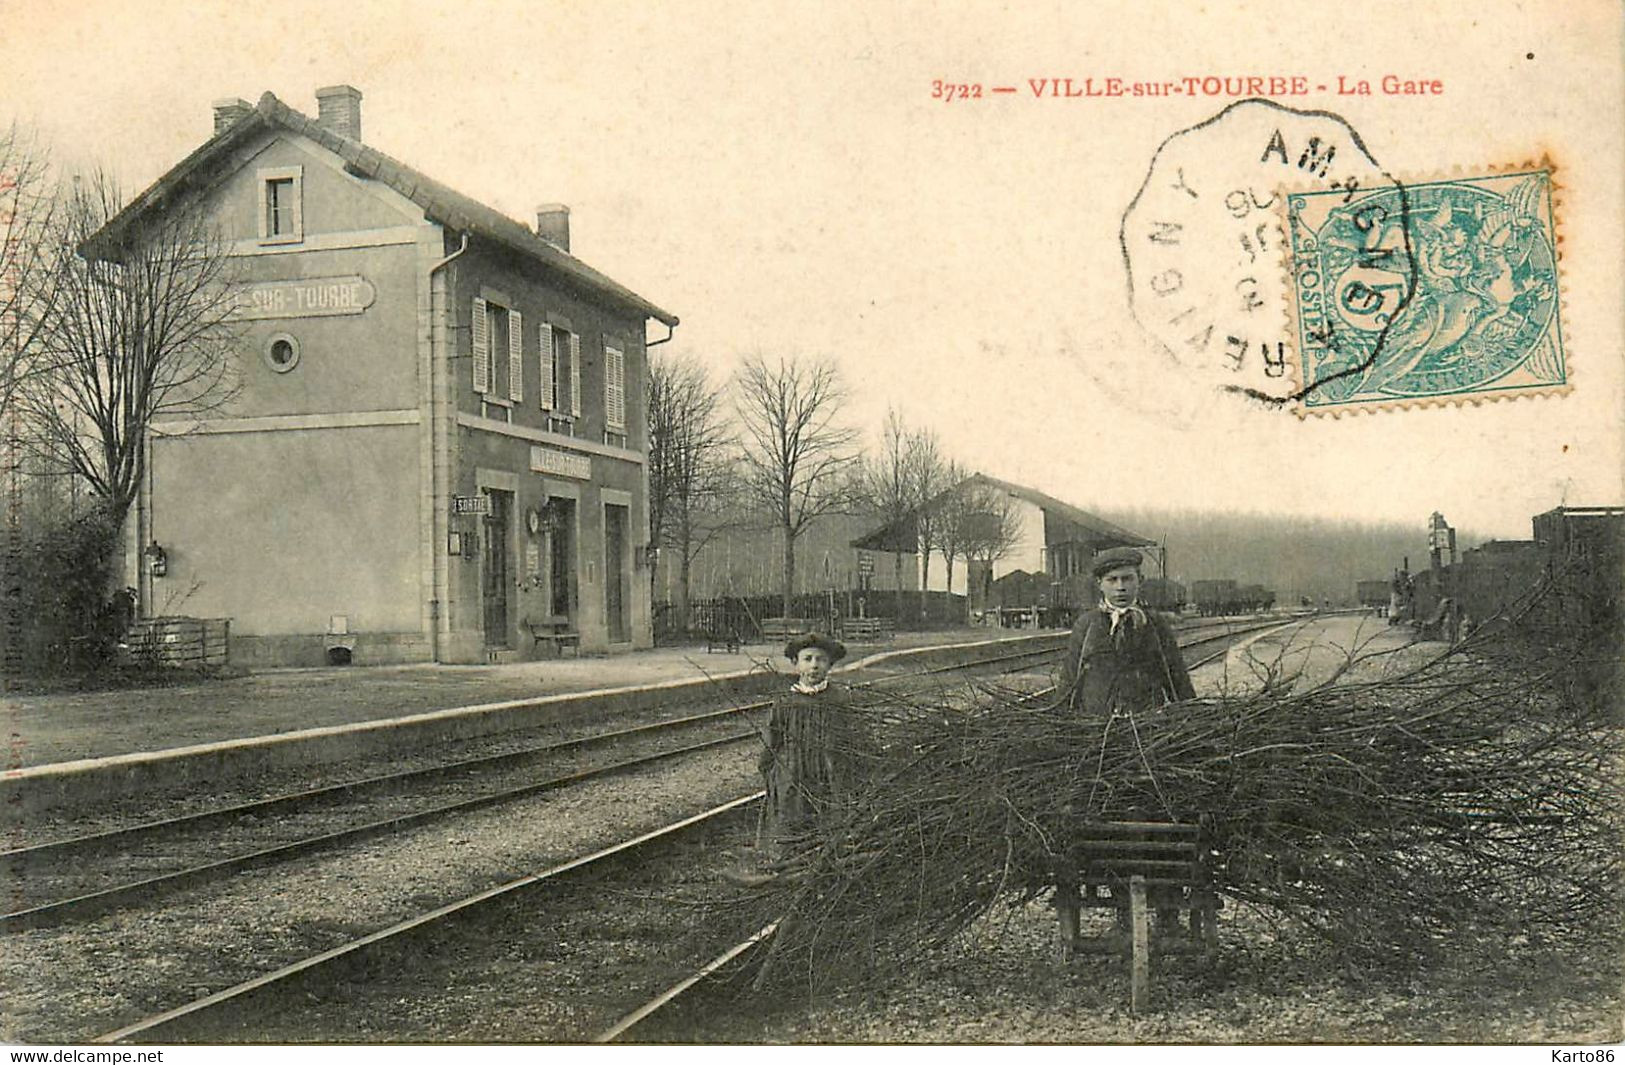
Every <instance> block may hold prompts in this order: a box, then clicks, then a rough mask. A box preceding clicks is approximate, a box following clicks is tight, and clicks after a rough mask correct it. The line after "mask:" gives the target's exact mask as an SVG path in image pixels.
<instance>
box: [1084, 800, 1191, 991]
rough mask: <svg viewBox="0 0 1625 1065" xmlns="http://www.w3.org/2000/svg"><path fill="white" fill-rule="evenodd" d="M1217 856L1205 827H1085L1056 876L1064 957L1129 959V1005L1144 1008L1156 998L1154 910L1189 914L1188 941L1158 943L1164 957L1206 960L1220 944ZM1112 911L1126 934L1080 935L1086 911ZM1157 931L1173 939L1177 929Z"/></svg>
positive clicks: (1163, 824) (1152, 823)
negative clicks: (1199, 955) (1215, 874)
mask: <svg viewBox="0 0 1625 1065" xmlns="http://www.w3.org/2000/svg"><path fill="white" fill-rule="evenodd" d="M1212 857H1213V854H1212V849H1211V847H1210V846H1209V843H1208V840H1207V833H1206V832H1205V831H1204V829H1203V828H1202V826H1201V825H1199V824H1186V823H1180V822H1163V821H1107V822H1095V823H1092V824H1088V825H1085V826H1083V827H1082V828H1080V829H1079V831H1078V833H1077V835H1076V837H1075V838H1074V840H1073V843H1072V845H1071V846H1070V847H1069V848H1068V849H1067V853H1066V856H1065V858H1064V859H1063V860H1062V861H1061V863H1060V866H1059V867H1058V868H1057V870H1056V878H1055V879H1056V888H1055V909H1056V915H1057V917H1058V919H1059V921H1060V926H1061V927H1060V938H1061V951H1062V955H1063V957H1065V958H1068V959H1070V958H1072V957H1074V956H1076V955H1078V954H1086V953H1109V954H1122V955H1124V956H1125V957H1126V958H1127V959H1128V962H1129V970H1130V992H1129V999H1130V1005H1131V1006H1132V1008H1133V1009H1135V1010H1139V1009H1142V1008H1144V1006H1145V1004H1146V1002H1147V1001H1148V1000H1149V998H1150V991H1151V953H1152V948H1153V943H1152V940H1151V927H1150V913H1149V910H1151V909H1155V910H1157V911H1158V912H1159V914H1161V913H1163V912H1167V913H1170V914H1172V915H1173V916H1174V917H1175V918H1176V919H1177V917H1178V914H1179V912H1180V911H1184V912H1186V913H1188V914H1189V935H1188V937H1181V938H1173V937H1169V938H1166V939H1162V940H1159V942H1157V943H1156V944H1155V947H1156V950H1157V952H1158V953H1159V954H1175V953H1203V954H1208V953H1211V952H1212V951H1213V949H1214V948H1215V947H1216V946H1217V945H1218V911H1219V907H1220V904H1221V901H1222V900H1221V899H1220V898H1219V896H1218V892H1217V891H1215V890H1214V887H1213V875H1212V864H1211V863H1212ZM1125 902H1126V905H1125ZM1107 907H1109V908H1111V909H1114V910H1116V911H1118V914H1119V921H1121V920H1122V919H1123V917H1124V916H1125V915H1126V917H1127V920H1128V928H1127V935H1126V936H1125V935H1124V930H1123V929H1122V928H1121V927H1119V928H1117V929H1115V930H1114V931H1113V932H1109V933H1106V934H1105V935H1101V936H1084V935H1082V934H1080V932H1079V921H1078V916H1079V911H1080V909H1087V908H1107ZM1158 931H1159V932H1162V933H1164V934H1167V933H1169V932H1171V931H1173V929H1167V928H1161V927H1159V929H1158ZM1181 931H1183V930H1182V929H1181Z"/></svg>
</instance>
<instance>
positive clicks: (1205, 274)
mask: <svg viewBox="0 0 1625 1065" xmlns="http://www.w3.org/2000/svg"><path fill="white" fill-rule="evenodd" d="M1290 188H1307V189H1312V190H1315V191H1317V192H1321V193H1323V194H1324V196H1325V201H1324V202H1326V203H1327V204H1331V203H1334V202H1341V201H1344V200H1347V199H1351V198H1353V197H1356V196H1358V195H1361V194H1364V193H1366V192H1367V191H1368V190H1369V191H1381V190H1391V189H1396V188H1397V182H1396V181H1395V180H1394V179H1393V178H1392V177H1390V176H1389V175H1388V174H1387V173H1386V172H1385V171H1384V170H1383V169H1382V167H1381V166H1380V165H1379V164H1378V163H1377V160H1376V159H1375V158H1374V157H1373V156H1372V154H1371V152H1370V151H1369V150H1368V149H1367V147H1366V145H1365V142H1364V141H1363V140H1362V139H1361V137H1360V135H1359V133H1358V132H1356V131H1355V130H1354V128H1353V127H1352V126H1350V125H1349V123H1348V122H1347V121H1346V120H1345V119H1343V118H1342V117H1341V116H1340V115H1337V114H1334V113H1333V112H1330V111H1316V110H1302V109H1298V108H1293V107H1288V106H1286V105H1284V104H1279V103H1276V102H1275V101H1273V100H1263V99H1253V100H1242V101H1239V102H1237V103H1234V104H1231V105H1230V106H1228V107H1226V108H1225V109H1224V110H1222V111H1220V112H1219V113H1218V114H1216V115H1213V116H1212V117H1210V118H1208V119H1206V120H1205V121H1202V122H1199V123H1197V124H1196V125H1194V126H1191V127H1189V128H1187V129H1182V130H1179V131H1177V132H1175V133H1173V134H1171V135H1169V136H1168V137H1167V138H1166V139H1165V140H1164V141H1163V142H1162V143H1161V145H1160V146H1159V147H1158V148H1157V151H1156V153H1155V155H1154V156H1153V157H1152V160H1151V164H1150V166H1149V168H1148V169H1147V172H1146V176H1145V179H1144V182H1143V183H1142V184H1141V186H1140V189H1139V191H1138V192H1137V193H1136V194H1135V196H1134V199H1133V200H1132V201H1131V202H1130V203H1129V205H1128V207H1127V209H1126V210H1125V211H1124V213H1123V219H1122V226H1121V230H1120V232H1119V242H1120V245H1121V249H1122V256H1123V265H1124V270H1125V274H1126V276H1127V279H1128V288H1129V308H1130V310H1131V312H1132V313H1133V316H1134V318H1135V320H1136V321H1138V322H1139V324H1140V326H1141V327H1142V328H1143V329H1144V330H1145V332H1146V333H1147V334H1149V335H1150V337H1151V338H1152V339H1153V340H1154V341H1155V342H1156V344H1157V347H1158V348H1160V350H1161V351H1162V352H1164V353H1165V354H1167V355H1168V356H1171V357H1172V359H1173V360H1174V363H1175V364H1176V365H1177V367H1178V368H1179V369H1180V370H1181V371H1182V377H1184V378H1185V380H1186V381H1188V382H1189V383H1192V384H1195V385H1197V386H1198V387H1200V388H1203V389H1204V390H1206V391H1207V393H1208V394H1209V395H1211V391H1212V390H1213V389H1218V390H1220V391H1223V392H1229V393H1235V394H1239V395H1243V396H1247V397H1250V398H1251V399H1253V400H1256V401H1260V402H1262V403H1264V404H1267V405H1271V406H1277V407H1281V408H1286V407H1289V406H1291V405H1292V404H1294V403H1296V402H1297V401H1298V399H1299V397H1300V394H1301V393H1302V391H1303V388H1304V387H1305V383H1306V382H1305V380H1304V379H1303V378H1302V377H1301V376H1300V375H1299V373H1298V363H1297V361H1296V360H1295V359H1294V358H1293V344H1292V337H1291V332H1290V329H1291V322H1290V320H1289V318H1288V315H1287V313H1286V299H1287V294H1288V291H1289V289H1290V287H1291V286H1290V284H1289V277H1290V274H1289V272H1288V271H1289V257H1288V254H1287V249H1286V246H1285V241H1286V234H1285V227H1284V221H1283V219H1284V214H1283V212H1282V208H1281V203H1282V192H1281V190H1282V189H1290ZM1405 232H1406V231H1405V229H1404V228H1403V227H1401V228H1400V229H1399V230H1398V233H1399V235H1400V237H1401V238H1403V237H1404V235H1405Z"/></svg>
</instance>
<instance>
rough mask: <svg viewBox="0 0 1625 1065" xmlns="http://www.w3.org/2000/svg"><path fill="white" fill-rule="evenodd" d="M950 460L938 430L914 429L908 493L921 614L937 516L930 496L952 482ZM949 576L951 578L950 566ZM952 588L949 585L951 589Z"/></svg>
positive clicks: (909, 460) (935, 545)
mask: <svg viewBox="0 0 1625 1065" xmlns="http://www.w3.org/2000/svg"><path fill="white" fill-rule="evenodd" d="M950 468H951V466H950V463H949V462H948V461H947V460H946V459H944V458H943V455H942V449H941V448H940V447H939V446H938V444H937V434H936V433H934V432H932V431H931V430H929V429H921V430H917V431H916V432H915V433H914V434H913V436H912V437H911V439H910V440H909V453H908V480H909V494H910V495H911V496H912V497H913V499H914V515H915V517H914V533H915V536H916V537H917V538H918V540H919V549H920V617H921V618H922V619H923V618H924V617H925V604H926V599H927V596H928V595H929V594H930V593H929V588H930V584H931V553H932V552H933V551H935V550H936V548H937V537H938V519H937V513H936V511H935V509H934V508H933V507H932V506H931V502H932V500H934V499H936V498H937V496H939V495H941V494H942V492H943V490H944V489H945V488H947V487H948V486H949V485H951V484H953V483H954V482H953V480H951V479H950ZM948 579H949V580H950V581H952V580H953V570H952V568H951V567H950V569H949V571H948ZM952 590H953V589H951V588H950V589H949V591H950V592H951V591H952Z"/></svg>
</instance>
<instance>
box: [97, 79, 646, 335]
mask: <svg viewBox="0 0 1625 1065" xmlns="http://www.w3.org/2000/svg"><path fill="white" fill-rule="evenodd" d="M271 129H285V130H290V131H292V132H294V133H298V134H300V135H301V136H304V137H308V138H310V139H311V140H313V141H315V142H317V143H318V144H320V145H321V146H322V147H324V148H326V149H328V150H329V151H331V152H334V153H335V154H337V155H339V156H341V157H342V158H343V159H344V163H345V170H347V171H348V172H350V173H351V174H354V175H356V176H357V177H363V178H370V179H372V180H374V181H378V182H381V183H382V184H384V185H386V186H388V187H389V188H391V189H393V190H395V191H396V192H398V193H400V194H401V195H402V196H404V197H406V198H407V199H408V200H411V201H412V202H413V203H415V204H417V205H418V206H419V207H421V208H422V209H423V213H424V214H425V215H426V216H427V217H428V218H430V219H432V220H433V221H436V222H439V223H440V224H441V225H444V226H446V227H447V228H448V229H452V230H460V231H464V232H470V233H475V234H478V235H479V236H483V237H485V238H487V239H489V240H494V241H497V242H498V243H501V244H503V245H505V246H507V247H509V248H512V249H513V250H515V251H518V252H520V253H522V254H524V255H528V256H529V257H531V258H532V259H535V260H537V261H539V262H541V263H542V264H543V265H545V266H547V267H549V268H551V269H553V270H556V271H557V272H559V273H560V274H563V275H564V276H565V277H567V278H569V279H570V280H572V281H574V282H576V283H577V284H578V285H580V286H582V287H584V288H586V289H588V290H589V291H591V292H593V293H595V294H597V295H599V296H602V297H608V298H610V299H613V300H615V301H617V302H619V303H622V304H625V305H627V306H630V307H632V308H634V309H636V310H638V311H640V312H642V313H643V315H644V316H645V317H649V318H654V319H657V320H658V321H661V322H664V323H665V324H666V325H668V326H676V325H677V316H676V315H674V314H672V313H671V312H670V311H667V310H664V309H662V308H661V307H658V306H656V305H655V304H653V303H650V302H649V301H648V300H646V299H644V298H643V297H642V296H639V295H638V294H637V293H636V292H633V291H632V290H631V289H629V288H627V287H626V286H625V285H622V284H621V283H620V282H618V281H615V280H613V279H612V278H610V277H609V276H608V275H606V274H603V273H600V272H599V271H597V270H594V269H593V268H592V267H590V266H588V265H587V264H586V263H584V262H582V261H581V260H580V259H577V258H576V257H575V256H573V255H571V254H570V253H569V252H567V251H564V250H562V249H561V248H558V247H556V246H555V245H553V244H550V243H548V242H547V241H545V240H543V239H542V238H541V237H539V236H537V235H536V234H535V233H533V232H532V231H531V230H530V229H528V228H527V227H526V226H525V225H523V224H522V223H520V222H516V221H514V220H513V219H512V218H509V217H508V216H507V215H505V214H503V213H502V212H501V211H497V210H495V209H493V208H490V207H487V206H486V205H485V204H483V203H480V202H479V201H478V200H475V199H472V198H470V197H468V196H464V195H463V194H462V193H460V192H458V191H456V190H455V189H453V188H451V187H449V186H447V185H443V184H441V183H440V182H438V181H436V180H434V179H433V178H431V177H429V176H428V175H426V174H424V173H422V172H421V171H418V170H414V169H413V168H412V167H409V166H407V165H406V164H405V163H402V162H399V161H398V160H395V159H392V158H391V157H389V156H387V155H385V154H384V153H383V152H380V151H378V150H377V149H375V148H369V147H367V146H366V145H365V144H362V143H361V142H360V141H356V140H352V139H351V138H349V137H346V136H343V135H342V134H339V133H335V132H333V131H332V130H330V129H328V128H326V127H325V126H323V125H321V124H320V123H318V122H317V121H316V120H315V119H313V118H310V117H308V116H307V115H303V114H301V113H299V112H298V111H295V110H294V109H293V108H291V107H289V106H288V105H287V104H285V103H283V102H282V101H281V100H279V99H277V97H276V94H275V93H270V92H268V93H266V94H265V95H263V96H261V97H260V99H259V103H258V104H256V105H255V106H254V108H253V109H252V110H251V111H249V112H248V114H247V115H245V116H244V117H243V118H241V119H239V120H238V121H236V122H234V123H233V124H231V125H230V126H228V127H226V128H225V129H223V130H221V131H219V132H217V133H216V134H215V135H214V136H213V137H210V138H209V139H208V140H207V141H205V142H204V143H203V144H202V146H200V147H199V148H198V149H197V150H196V151H194V152H192V154H190V155H188V156H187V157H186V158H185V159H182V160H181V161H180V162H179V163H177V164H175V165H174V166H173V167H171V168H170V169H169V171H168V172H167V173H165V174H164V175H163V176H162V177H160V178H159V179H158V180H157V181H155V182H153V184H152V185H151V187H149V188H148V189H147V190H146V191H145V192H143V193H141V195H139V196H137V197H136V198H135V199H133V200H131V201H130V203H129V204H128V205H127V206H126V207H125V208H124V209H123V210H122V211H120V212H119V213H118V214H117V215H115V216H114V217H113V218H112V219H110V220H109V221H108V223H107V224H106V225H105V226H103V227H102V228H101V229H100V230H98V231H97V232H96V233H95V234H94V235H93V236H91V238H90V239H89V240H87V241H86V242H85V244H84V246H83V247H82V248H81V251H82V252H83V253H84V254H85V255H87V256H92V257H100V258H111V257H113V254H114V250H115V249H116V248H117V247H118V245H119V242H120V240H121V238H122V235H123V233H124V231H125V230H126V229H128V227H129V226H130V225H131V224H132V223H133V222H134V221H135V220H136V219H137V218H139V217H140V216H142V215H144V214H146V213H147V212H149V211H153V210H159V209H161V208H163V207H164V206H166V205H167V204H169V203H170V202H172V201H173V199H174V198H175V197H176V196H177V195H180V194H184V193H186V192H189V191H193V190H196V189H198V188H201V187H203V186H204V185H206V184H207V183H208V182H209V181H210V180H211V179H212V177H213V176H214V174H215V173H216V167H217V165H218V164H219V163H221V162H230V161H242V160H241V159H239V157H238V155H237V152H238V149H240V148H241V147H242V146H243V145H244V144H246V143H247V142H248V141H249V140H250V139H252V138H253V137H254V136H255V135H256V134H258V133H260V132H263V131H265V130H271Z"/></svg>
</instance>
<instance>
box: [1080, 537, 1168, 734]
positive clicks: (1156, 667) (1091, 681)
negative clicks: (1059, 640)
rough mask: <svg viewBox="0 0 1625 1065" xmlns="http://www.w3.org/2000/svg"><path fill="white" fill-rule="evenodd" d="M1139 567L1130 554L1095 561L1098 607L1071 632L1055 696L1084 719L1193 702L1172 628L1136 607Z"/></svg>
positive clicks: (1112, 553) (1119, 550)
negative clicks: (1084, 715) (1062, 696)
mask: <svg viewBox="0 0 1625 1065" xmlns="http://www.w3.org/2000/svg"><path fill="white" fill-rule="evenodd" d="M1140 562H1141V559H1140V553H1139V552H1138V551H1136V550H1134V548H1132V547H1114V548H1111V549H1109V550H1106V551H1102V552H1100V553H1099V554H1097V555H1095V558H1094V565H1093V567H1092V569H1093V572H1094V575H1095V582H1096V584H1097V586H1098V587H1099V589H1100V602H1099V604H1098V605H1097V606H1095V607H1094V608H1093V609H1090V610H1085V611H1084V612H1083V613H1082V614H1081V615H1080V616H1079V617H1078V620H1077V622H1076V624H1074V625H1073V626H1072V638H1071V639H1070V640H1069V641H1067V647H1066V657H1065V658H1064V659H1062V661H1061V683H1060V690H1061V691H1062V692H1064V693H1066V697H1067V699H1068V700H1069V701H1070V702H1071V704H1072V706H1073V707H1074V708H1076V709H1078V710H1082V711H1083V712H1084V713H1088V714H1108V715H1109V714H1121V713H1128V712H1134V711H1142V710H1150V709H1153V708H1155V707H1158V706H1161V705H1163V704H1164V703H1171V702H1177V701H1178V700H1180V699H1194V698H1195V697H1196V689H1194V688H1193V687H1191V678H1190V674H1189V673H1188V672H1187V671H1186V669H1185V659H1184V656H1183V655H1181V654H1180V651H1179V643H1178V641H1176V640H1175V639H1174V630H1173V626H1172V625H1170V624H1169V623H1168V619H1167V618H1165V617H1163V616H1162V615H1161V614H1158V613H1156V612H1155V611H1151V610H1146V609H1145V608H1144V607H1142V606H1140V605H1139V602H1138V600H1139V595H1140Z"/></svg>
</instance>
